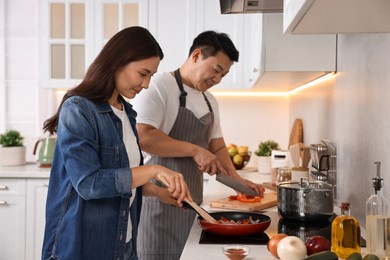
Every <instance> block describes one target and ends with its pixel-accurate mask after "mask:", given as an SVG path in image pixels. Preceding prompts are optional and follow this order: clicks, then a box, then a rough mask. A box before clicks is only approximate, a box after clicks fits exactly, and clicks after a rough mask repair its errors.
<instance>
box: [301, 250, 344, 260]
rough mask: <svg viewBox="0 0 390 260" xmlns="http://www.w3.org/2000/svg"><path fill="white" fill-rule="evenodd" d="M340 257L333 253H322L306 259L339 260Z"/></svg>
mask: <svg viewBox="0 0 390 260" xmlns="http://www.w3.org/2000/svg"><path fill="white" fill-rule="evenodd" d="M338 259H339V258H338V256H337V255H336V254H335V253H333V252H332V251H322V252H319V253H316V254H313V255H311V256H308V257H306V258H305V260H338Z"/></svg>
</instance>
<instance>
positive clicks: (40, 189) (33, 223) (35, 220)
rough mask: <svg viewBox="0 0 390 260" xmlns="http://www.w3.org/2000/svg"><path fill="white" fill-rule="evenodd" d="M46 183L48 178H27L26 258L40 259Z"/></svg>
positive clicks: (47, 183)
mask: <svg viewBox="0 0 390 260" xmlns="http://www.w3.org/2000/svg"><path fill="white" fill-rule="evenodd" d="M48 185H49V180H48V179H27V192H26V260H27V259H29V260H30V259H31V260H39V259H41V255H42V252H41V251H42V243H43V235H44V230H45V208H46V197H47V190H48Z"/></svg>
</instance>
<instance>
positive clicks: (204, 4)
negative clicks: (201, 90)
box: [196, 0, 247, 90]
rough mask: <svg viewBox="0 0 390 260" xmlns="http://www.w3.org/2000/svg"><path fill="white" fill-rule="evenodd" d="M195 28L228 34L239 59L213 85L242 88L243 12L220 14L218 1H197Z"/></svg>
mask: <svg viewBox="0 0 390 260" xmlns="http://www.w3.org/2000/svg"><path fill="white" fill-rule="evenodd" d="M197 8H198V9H197V12H196V13H197V23H198V25H197V28H201V30H200V31H198V32H197V33H200V32H202V31H206V30H214V31H217V32H223V33H226V34H228V35H229V36H230V38H231V40H232V41H233V43H234V45H235V46H236V48H237V50H238V51H239V52H240V57H239V61H238V62H237V63H234V64H233V66H232V67H231V68H230V71H229V73H228V74H227V75H226V76H225V77H224V78H223V79H222V81H221V83H220V84H218V85H217V86H215V87H213V90H214V89H215V90H216V89H242V88H243V75H244V71H243V64H245V62H246V61H245V52H246V51H247V50H245V49H244V39H245V28H244V16H245V15H243V14H228V15H226V14H225V15H222V14H221V9H220V4H219V1H208V0H203V1H199V3H198V6H197Z"/></svg>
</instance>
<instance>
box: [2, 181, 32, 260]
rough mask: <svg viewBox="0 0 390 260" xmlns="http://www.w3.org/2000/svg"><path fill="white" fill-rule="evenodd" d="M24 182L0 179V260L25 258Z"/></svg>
mask: <svg viewBox="0 0 390 260" xmlns="http://www.w3.org/2000/svg"><path fill="white" fill-rule="evenodd" d="M25 205H26V203H25V180H24V179H20V180H18V179H0V223H1V224H0V225H1V231H0V258H1V259H24V258H25V214H26V207H25Z"/></svg>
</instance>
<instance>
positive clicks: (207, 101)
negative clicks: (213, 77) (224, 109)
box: [202, 92, 213, 112]
mask: <svg viewBox="0 0 390 260" xmlns="http://www.w3.org/2000/svg"><path fill="white" fill-rule="evenodd" d="M202 94H203V97H204V99H205V100H206V103H207V106H208V107H209V111H210V112H213V108H212V107H211V104H210V101H209V100H208V98H207V97H206V94H205V93H204V92H202Z"/></svg>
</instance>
